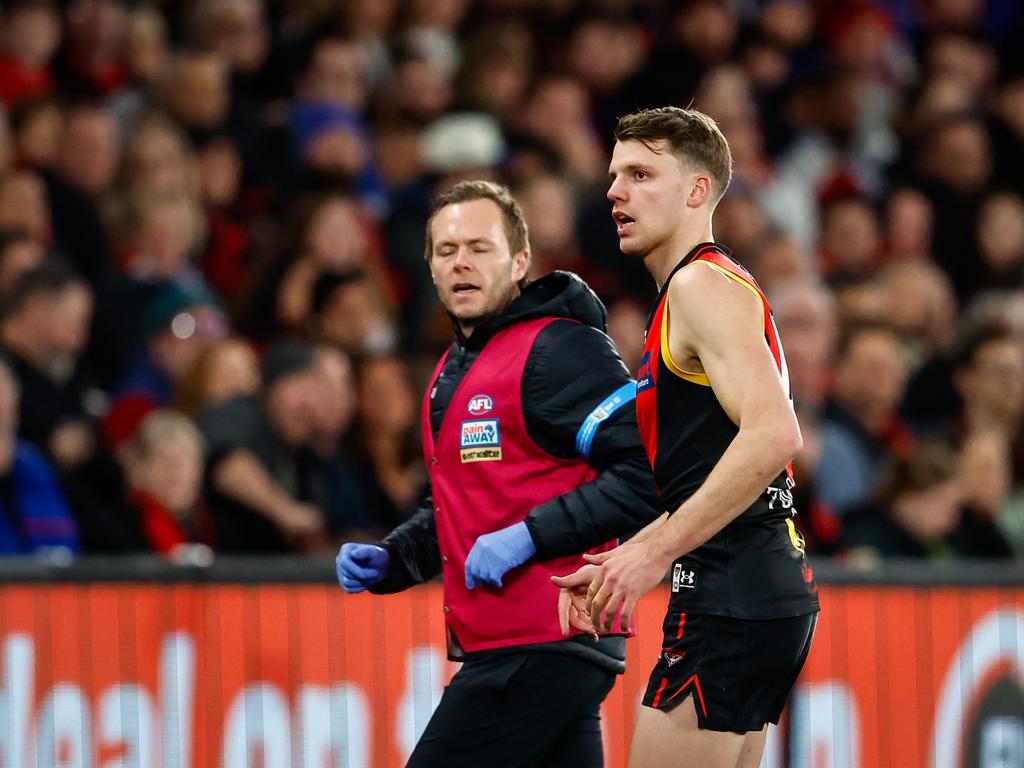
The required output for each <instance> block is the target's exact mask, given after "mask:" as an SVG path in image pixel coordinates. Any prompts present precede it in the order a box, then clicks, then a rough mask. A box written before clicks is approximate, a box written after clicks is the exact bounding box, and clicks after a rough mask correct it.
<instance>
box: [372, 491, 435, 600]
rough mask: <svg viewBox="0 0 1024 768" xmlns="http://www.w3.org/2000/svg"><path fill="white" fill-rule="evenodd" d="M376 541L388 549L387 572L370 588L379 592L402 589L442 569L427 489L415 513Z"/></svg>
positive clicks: (424, 579) (421, 582) (429, 578)
mask: <svg viewBox="0 0 1024 768" xmlns="http://www.w3.org/2000/svg"><path fill="white" fill-rule="evenodd" d="M378 544H379V545H380V546H382V547H384V548H385V549H386V550H387V551H388V574H387V576H385V577H384V579H383V580H382V581H379V582H377V583H376V584H374V585H373V586H372V587H370V588H369V591H370V592H373V593H374V594H378V595H384V594H389V593H391V592H401V591H402V590H403V589H408V588H409V587H412V586H415V585H416V584H423V583H424V582H426V581H430V580H431V579H432V578H434V577H435V576H437V575H438V574H440V573H441V550H440V547H439V545H438V543H437V528H436V527H435V524H434V497H433V495H432V494H431V493H429V492H428V493H427V494H426V496H424V497H423V500H422V501H421V502H420V505H419V508H418V509H417V510H416V512H415V514H413V516H412V517H410V518H409V519H408V520H406V521H405V522H404V523H402V524H401V525H400V526H398V527H397V528H395V529H394V530H393V531H392V532H391V533H389V534H388V535H387V536H385V537H384V538H383V539H382V540H381V541H379V542H378Z"/></svg>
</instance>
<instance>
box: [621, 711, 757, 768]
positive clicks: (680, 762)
mask: <svg viewBox="0 0 1024 768" xmlns="http://www.w3.org/2000/svg"><path fill="white" fill-rule="evenodd" d="M758 744H759V745H760V749H763V747H764V731H760V732H759V733H749V734H744V733H729V732H727V731H726V732H723V731H710V730H701V729H700V728H698V727H697V713H696V711H695V710H694V708H693V701H692V699H691V697H687V699H686V700H685V701H682V702H680V703H679V704H677V705H676V706H674V707H673V708H672V709H670V710H667V711H666V710H661V709H654V708H652V707H641V708H640V714H639V716H638V717H637V721H636V730H635V731H634V733H633V745H632V747H631V748H630V752H629V768H682V767H683V766H699V767H700V768H747V766H748V765H749V766H753V768H757V765H758V762H759V761H760V759H761V751H760V749H758ZM755 750H756V751H757V757H756V759H753V757H752V756H753V753H754V751H755ZM751 759H753V762H749V760H751ZM741 761H742V762H741Z"/></svg>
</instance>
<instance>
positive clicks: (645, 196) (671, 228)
mask: <svg viewBox="0 0 1024 768" xmlns="http://www.w3.org/2000/svg"><path fill="white" fill-rule="evenodd" d="M655 150H657V151H655ZM691 176H693V174H690V173H688V172H687V171H686V168H685V167H684V165H683V163H682V162H681V161H680V160H679V158H678V157H676V155H674V154H672V152H671V151H670V150H669V148H668V146H667V144H666V143H665V142H663V141H658V142H653V143H652V145H651V147H648V146H647V145H646V144H644V143H643V142H640V141H636V140H633V139H628V140H626V141H618V142H616V143H615V149H614V151H613V152H612V162H611V165H609V166H608V180H609V182H610V185H609V187H608V199H609V200H611V201H612V219H614V221H615V231H616V233H617V234H618V236H619V248H620V249H621V250H622V252H623V253H627V254H631V255H635V256H646V255H647V254H649V253H650V252H651V251H653V250H654V249H656V248H658V247H660V246H662V245H664V244H666V243H667V242H668V241H670V240H671V239H672V237H673V236H674V235H675V234H676V233H677V232H678V230H679V228H680V225H681V224H682V220H683V215H684V214H685V212H686V210H687V209H686V195H687V190H688V189H689V188H690V182H691V181H692V179H691Z"/></svg>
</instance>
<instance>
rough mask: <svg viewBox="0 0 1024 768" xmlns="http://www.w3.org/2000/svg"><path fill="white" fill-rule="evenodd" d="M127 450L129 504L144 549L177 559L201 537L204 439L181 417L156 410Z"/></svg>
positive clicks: (140, 427)
mask: <svg viewBox="0 0 1024 768" xmlns="http://www.w3.org/2000/svg"><path fill="white" fill-rule="evenodd" d="M128 448H129V450H128V451H127V453H126V454H125V458H126V465H127V470H128V471H127V475H128V485H129V491H128V503H129V505H130V506H132V507H134V508H135V509H136V510H138V514H139V522H140V524H141V527H142V533H143V536H144V537H145V539H146V543H147V544H148V545H149V548H150V549H151V550H152V551H154V552H159V553H161V554H165V555H171V556H176V555H177V553H178V551H179V550H180V549H181V548H182V547H186V546H187V545H189V544H190V543H194V542H196V541H197V540H198V539H199V538H200V537H201V534H202V531H201V529H200V524H199V515H198V514H197V504H198V502H199V492H200V488H201V485H202V478H203V465H204V455H203V450H204V449H203V439H202V437H201V436H200V434H199V430H198V429H196V427H195V425H194V424H193V423H192V422H191V421H190V420H189V419H188V418H187V417H186V416H183V415H182V414H180V413H177V412H175V411H170V410H158V411H154V412H152V413H151V414H149V415H148V416H147V417H146V418H145V419H144V420H143V421H142V424H141V425H140V426H139V429H138V431H137V432H136V433H135V437H134V438H133V439H132V441H131V442H130V443H129V446H128Z"/></svg>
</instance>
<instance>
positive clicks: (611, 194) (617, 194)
mask: <svg viewBox="0 0 1024 768" xmlns="http://www.w3.org/2000/svg"><path fill="white" fill-rule="evenodd" d="M607 197H608V199H609V200H611V201H612V202H613V203H615V202H618V201H620V200H625V199H626V193H625V185H624V184H623V183H622V180H621V179H615V180H614V181H613V182H612V183H611V184H609V185H608V192H607Z"/></svg>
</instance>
